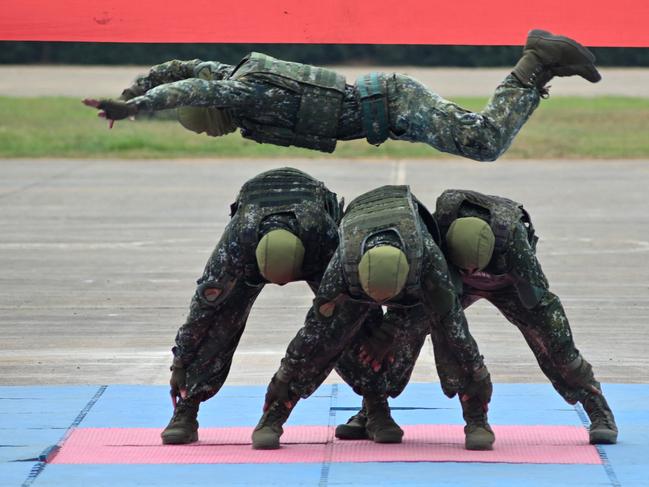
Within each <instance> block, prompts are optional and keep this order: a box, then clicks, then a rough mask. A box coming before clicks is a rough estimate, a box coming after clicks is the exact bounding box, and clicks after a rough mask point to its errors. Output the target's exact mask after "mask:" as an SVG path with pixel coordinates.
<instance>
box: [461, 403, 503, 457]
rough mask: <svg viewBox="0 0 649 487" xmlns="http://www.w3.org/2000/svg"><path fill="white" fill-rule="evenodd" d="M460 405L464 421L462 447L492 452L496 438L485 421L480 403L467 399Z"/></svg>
mask: <svg viewBox="0 0 649 487" xmlns="http://www.w3.org/2000/svg"><path fill="white" fill-rule="evenodd" d="M460 402H461V404H462V416H463V417H464V421H466V426H465V427H464V446H465V448H466V449H467V450H492V449H493V444H494V441H496V436H495V435H494V432H493V430H492V429H491V426H490V425H489V422H488V420H487V413H486V412H485V410H484V408H483V406H482V404H481V403H480V401H478V400H475V399H468V400H467V401H460Z"/></svg>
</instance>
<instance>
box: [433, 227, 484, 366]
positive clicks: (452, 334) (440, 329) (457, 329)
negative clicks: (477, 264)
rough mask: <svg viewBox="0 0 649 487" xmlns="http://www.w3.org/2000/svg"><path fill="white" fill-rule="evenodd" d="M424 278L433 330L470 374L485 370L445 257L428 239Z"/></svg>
mask: <svg viewBox="0 0 649 487" xmlns="http://www.w3.org/2000/svg"><path fill="white" fill-rule="evenodd" d="M425 253H426V255H425V259H424V267H423V275H422V282H423V285H422V288H423V292H424V296H423V300H424V304H425V305H426V307H427V309H428V311H429V313H430V314H431V317H432V324H431V326H433V327H436V328H437V329H436V330H434V335H433V336H438V337H440V338H441V339H442V340H444V342H445V343H446V345H447V346H448V347H449V349H450V352H451V353H452V354H453V355H455V357H456V358H457V361H458V362H459V364H460V365H461V367H462V368H463V369H464V370H465V372H467V373H468V374H471V373H473V372H474V371H477V370H479V369H481V368H482V367H483V366H484V361H483V358H482V356H481V355H480V351H479V350H478V344H477V343H476V341H475V340H474V338H473V336H472V335H471V333H470V332H469V326H468V323H467V321H466V317H465V316H464V311H463V309H462V306H461V304H460V299H459V297H458V295H457V292H456V291H455V288H454V286H453V283H452V281H451V277H450V274H449V271H448V266H447V264H446V260H445V259H444V256H443V254H442V252H441V250H440V249H439V247H437V245H435V243H434V242H433V241H432V239H426V242H425Z"/></svg>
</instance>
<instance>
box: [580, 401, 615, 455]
mask: <svg viewBox="0 0 649 487" xmlns="http://www.w3.org/2000/svg"><path fill="white" fill-rule="evenodd" d="M581 404H582V406H584V411H586V414H588V417H589V418H590V429H589V430H588V436H589V438H590V443H591V444H592V445H613V444H615V443H617V425H616V424H615V418H614V417H613V411H611V408H610V407H609V406H608V403H607V402H606V399H604V396H602V395H597V394H589V395H588V397H587V398H586V399H585V400H583V401H582V402H581Z"/></svg>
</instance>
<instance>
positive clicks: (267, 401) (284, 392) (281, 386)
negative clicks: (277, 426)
mask: <svg viewBox="0 0 649 487" xmlns="http://www.w3.org/2000/svg"><path fill="white" fill-rule="evenodd" d="M280 376H281V372H277V373H276V374H275V375H274V376H273V378H272V379H271V381H270V384H268V389H266V397H265V398H264V412H266V411H267V410H268V408H269V407H270V406H271V405H272V404H273V403H275V402H279V403H281V404H283V405H284V406H286V407H287V408H288V409H292V408H293V406H294V404H295V399H296V397H295V395H294V394H293V393H292V392H291V389H290V388H289V383H288V380H286V379H284V378H280Z"/></svg>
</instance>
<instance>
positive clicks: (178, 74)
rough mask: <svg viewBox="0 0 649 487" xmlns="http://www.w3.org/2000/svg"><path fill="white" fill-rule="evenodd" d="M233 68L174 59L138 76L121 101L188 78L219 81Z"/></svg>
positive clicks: (198, 61) (209, 62)
mask: <svg viewBox="0 0 649 487" xmlns="http://www.w3.org/2000/svg"><path fill="white" fill-rule="evenodd" d="M232 70H233V66H231V65H228V64H222V63H219V62H216V61H201V60H200V59H192V60H190V61H179V60H178V59H174V60H172V61H167V62H166V63H162V64H158V65H156V66H153V67H152V68H151V69H150V70H149V72H148V73H147V74H145V75H141V76H138V77H137V78H136V79H135V81H134V82H133V84H132V85H131V86H129V87H128V88H126V89H125V90H124V91H123V92H122V96H121V99H122V100H130V99H131V98H134V97H136V96H140V95H143V94H144V93H146V92H147V91H149V90H150V89H152V88H155V87H156V86H159V85H162V84H165V83H173V82H174V81H180V80H183V79H188V78H203V79H212V80H219V79H223V78H225V77H227V76H228V75H229V74H230V73H231V72H232Z"/></svg>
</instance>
